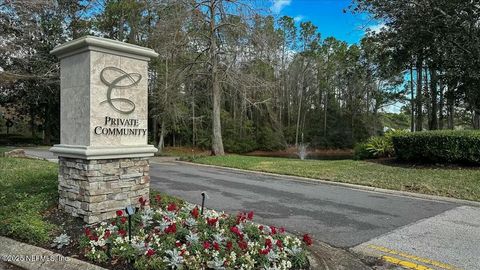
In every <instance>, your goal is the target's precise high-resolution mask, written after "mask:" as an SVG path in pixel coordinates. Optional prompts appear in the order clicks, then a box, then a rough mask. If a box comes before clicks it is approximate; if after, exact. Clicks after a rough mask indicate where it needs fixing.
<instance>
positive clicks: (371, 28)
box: [368, 23, 386, 34]
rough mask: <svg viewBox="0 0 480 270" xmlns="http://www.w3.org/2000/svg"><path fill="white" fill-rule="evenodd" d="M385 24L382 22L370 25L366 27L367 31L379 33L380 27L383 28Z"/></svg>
mask: <svg viewBox="0 0 480 270" xmlns="http://www.w3.org/2000/svg"><path fill="white" fill-rule="evenodd" d="M385 27H386V25H385V24H384V23H379V24H376V25H371V26H369V27H368V32H369V33H374V34H377V33H380V32H382V29H383V28H385Z"/></svg>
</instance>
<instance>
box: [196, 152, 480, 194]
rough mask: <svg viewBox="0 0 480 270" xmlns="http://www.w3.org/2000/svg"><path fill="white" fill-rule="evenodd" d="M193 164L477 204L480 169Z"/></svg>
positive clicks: (273, 161) (283, 162) (216, 160)
mask: <svg viewBox="0 0 480 270" xmlns="http://www.w3.org/2000/svg"><path fill="white" fill-rule="evenodd" d="M193 161H194V162H196V163H201V164H208V165H217V166H224V167H232V168H238V169H245V170H252V171H260V172H269V173H278V174H284V175H293V176H301V177H308V178H313V179H321V180H328V181H334V182H342V183H350V184H358V185H364V186H372V187H378V188H385V189H392V190H401V191H409V192H417V193H424V194H430V195H439V196H447V197H453V198H458V199H465V200H472V201H480V169H478V168H468V167H434V166H432V167H428V166H425V167H418V166H397V165H396V164H381V163H374V162H369V161H356V160H303V161H302V160H298V159H287V158H269V157H252V156H240V155H227V156H221V157H213V156H209V157H199V158H195V159H193Z"/></svg>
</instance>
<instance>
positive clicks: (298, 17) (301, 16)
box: [293, 15, 305, 22]
mask: <svg viewBox="0 0 480 270" xmlns="http://www.w3.org/2000/svg"><path fill="white" fill-rule="evenodd" d="M303 19H305V16H303V15H298V16H295V18H293V20H294V21H295V22H301V21H303Z"/></svg>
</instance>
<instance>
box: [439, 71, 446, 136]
mask: <svg viewBox="0 0 480 270" xmlns="http://www.w3.org/2000/svg"><path fill="white" fill-rule="evenodd" d="M439 89H440V91H439V94H440V101H439V103H438V128H439V129H443V128H444V124H445V123H444V122H445V114H444V113H443V110H444V107H445V94H444V85H443V83H442V80H439Z"/></svg>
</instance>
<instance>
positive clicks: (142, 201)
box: [138, 197, 147, 206]
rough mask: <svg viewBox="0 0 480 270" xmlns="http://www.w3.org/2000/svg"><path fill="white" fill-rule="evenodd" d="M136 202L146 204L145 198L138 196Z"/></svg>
mask: <svg viewBox="0 0 480 270" xmlns="http://www.w3.org/2000/svg"><path fill="white" fill-rule="evenodd" d="M138 202H139V203H140V205H142V206H145V205H146V204H147V200H145V199H144V198H143V197H140V198H139V199H138Z"/></svg>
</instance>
